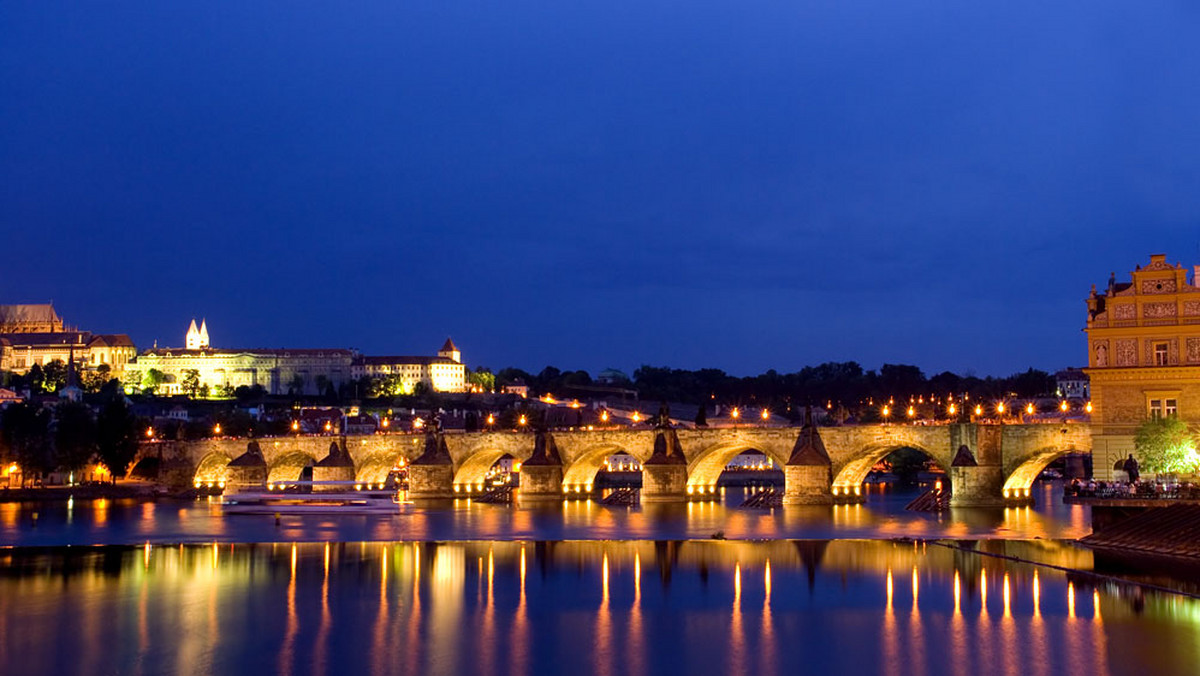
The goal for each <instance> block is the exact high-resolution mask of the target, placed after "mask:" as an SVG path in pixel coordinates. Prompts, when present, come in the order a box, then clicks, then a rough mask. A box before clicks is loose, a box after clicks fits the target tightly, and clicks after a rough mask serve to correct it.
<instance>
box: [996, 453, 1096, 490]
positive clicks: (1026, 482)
mask: <svg viewBox="0 0 1200 676" xmlns="http://www.w3.org/2000/svg"><path fill="white" fill-rule="evenodd" d="M1081 452H1082V451H1080V450H1079V449H1077V448H1075V447H1074V446H1070V447H1059V446H1052V447H1047V448H1042V449H1038V450H1037V451H1035V452H1034V453H1033V454H1032V455H1030V456H1029V457H1027V458H1026V459H1025V460H1023V461H1022V462H1021V464H1019V465H1017V466H1016V467H1015V468H1014V469H1013V470H1012V471H1011V472H1009V474H1008V478H1006V479H1005V480H1004V489H1003V491H1002V492H1003V495H1004V497H1006V498H1028V497H1029V495H1030V489H1031V488H1032V487H1033V482H1034V481H1036V480H1037V478H1038V475H1040V474H1041V473H1042V470H1044V469H1046V466H1047V465H1049V464H1050V463H1052V462H1054V461H1055V460H1058V459H1059V458H1061V457H1063V456H1064V455H1070V454H1072V453H1081Z"/></svg>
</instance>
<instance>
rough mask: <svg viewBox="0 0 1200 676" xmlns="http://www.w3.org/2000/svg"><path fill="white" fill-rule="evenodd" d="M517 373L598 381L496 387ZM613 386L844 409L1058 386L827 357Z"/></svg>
mask: <svg viewBox="0 0 1200 676" xmlns="http://www.w3.org/2000/svg"><path fill="white" fill-rule="evenodd" d="M518 380H520V381H523V382H525V383H526V384H527V385H529V386H530V389H531V390H533V391H534V392H535V393H537V394H544V393H553V394H560V395H569V394H571V393H572V391H573V390H574V389H576V388H578V387H580V386H583V387H589V386H592V385H594V384H595V383H593V381H592V378H591V377H590V376H589V374H588V373H587V372H586V371H560V370H559V369H557V368H555V367H553V366H547V367H546V368H545V369H542V371H541V372H539V373H537V374H531V373H527V372H525V371H522V370H520V369H515V368H506V369H503V370H501V371H500V372H498V373H497V374H496V383H497V386H499V387H503V386H504V385H508V384H510V383H513V382H515V381H518ZM606 384H609V383H606ZM611 385H612V386H616V387H624V388H628V389H632V390H636V391H637V393H638V397H639V398H640V399H643V400H649V401H659V400H663V401H674V402H680V403H687V404H700V403H703V402H712V401H716V402H720V403H725V404H735V405H736V404H751V403H754V404H758V405H764V406H786V407H790V406H804V405H808V404H813V405H825V404H827V403H832V404H833V405H839V404H840V405H843V406H846V407H847V408H854V407H856V406H860V405H863V404H867V403H868V402H871V401H875V402H879V401H886V400H888V399H889V398H894V399H895V400H896V401H907V400H908V399H909V398H910V397H926V398H928V397H930V396H934V397H938V398H942V397H946V396H947V395H952V396H954V397H956V398H958V397H961V396H964V395H970V397H971V398H972V399H983V400H987V399H1000V398H1006V397H1021V398H1024V397H1038V396H1047V395H1052V394H1053V393H1054V391H1055V381H1054V377H1053V375H1051V374H1049V373H1047V372H1045V371H1039V370H1036V369H1032V368H1031V369H1029V370H1027V371H1025V372H1023V373H1016V374H1013V375H1011V376H1008V377H1006V378H996V377H991V376H989V377H986V378H979V377H976V376H971V375H967V376H961V375H958V374H955V373H950V372H949V371H946V372H943V373H939V374H937V375H935V376H931V377H928V376H926V375H925V374H924V373H923V372H922V371H921V369H920V368H918V367H916V366H911V365H907V364H884V365H883V366H882V367H881V368H880V369H879V370H878V371H876V370H865V369H863V367H862V366H861V365H859V364H858V363H857V362H840V363H839V362H828V363H825V364H820V365H818V366H808V367H805V368H803V369H801V370H799V371H796V372H795V373H779V372H777V371H775V370H770V371H767V372H766V373H763V374H760V375H757V376H746V377H737V376H731V375H729V374H727V373H725V372H724V371H721V370H720V369H699V370H696V371H689V370H686V369H673V368H668V367H658V366H642V367H641V368H639V369H637V370H636V371H634V373H633V377H632V378H627V379H625V380H624V381H623V382H621V381H617V382H612V383H611Z"/></svg>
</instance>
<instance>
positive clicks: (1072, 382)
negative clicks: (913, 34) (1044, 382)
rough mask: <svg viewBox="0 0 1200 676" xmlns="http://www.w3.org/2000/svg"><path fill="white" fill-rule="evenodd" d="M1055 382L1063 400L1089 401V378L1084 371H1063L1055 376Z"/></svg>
mask: <svg viewBox="0 0 1200 676" xmlns="http://www.w3.org/2000/svg"><path fill="white" fill-rule="evenodd" d="M1054 381H1055V384H1056V387H1057V390H1058V392H1057V393H1056V394H1058V396H1059V398H1061V399H1087V398H1088V396H1089V395H1088V383H1089V380H1088V376H1087V374H1086V373H1084V372H1083V369H1063V370H1061V371H1059V372H1058V373H1055V374H1054Z"/></svg>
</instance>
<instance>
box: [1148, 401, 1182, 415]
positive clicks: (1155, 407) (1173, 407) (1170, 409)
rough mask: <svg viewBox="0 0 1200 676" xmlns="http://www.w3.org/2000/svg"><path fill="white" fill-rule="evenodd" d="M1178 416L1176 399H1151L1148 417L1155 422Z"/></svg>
mask: <svg viewBox="0 0 1200 676" xmlns="http://www.w3.org/2000/svg"><path fill="white" fill-rule="evenodd" d="M1177 415H1179V400H1178V399H1151V400H1150V417H1151V418H1154V419H1155V420H1159V419H1161V418H1173V417H1175V416H1177Z"/></svg>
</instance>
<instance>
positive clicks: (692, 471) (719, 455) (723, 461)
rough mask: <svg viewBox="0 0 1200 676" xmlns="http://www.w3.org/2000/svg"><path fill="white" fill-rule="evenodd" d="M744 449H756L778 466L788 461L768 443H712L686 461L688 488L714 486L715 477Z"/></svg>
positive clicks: (743, 451) (715, 483) (715, 482)
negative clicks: (758, 444) (689, 460)
mask: <svg viewBox="0 0 1200 676" xmlns="http://www.w3.org/2000/svg"><path fill="white" fill-rule="evenodd" d="M746 451H758V452H759V453H762V454H763V455H765V456H767V458H769V459H770V460H772V461H773V462H774V463H775V464H776V465H778V466H779V467H780V468H782V467H783V466H784V465H786V464H787V461H788V456H787V455H785V454H784V453H783V452H782V451H781V450H780V449H779V448H775V447H772V446H770V445H768V444H763V445H761V446H757V445H754V444H751V443H746V442H743V441H737V442H733V443H717V444H713V445H711V446H708V447H707V448H705V449H704V450H702V451H700V452H699V453H697V454H696V455H695V457H693V458H692V460H691V462H689V463H688V480H687V485H688V488H689V489H695V488H696V487H700V486H704V487H713V486H716V485H717V479H718V478H719V477H720V476H721V472H724V471H725V467H726V466H727V465H729V461H731V460H733V459H734V458H735V457H737V456H738V454H740V453H745V452H746Z"/></svg>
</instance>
